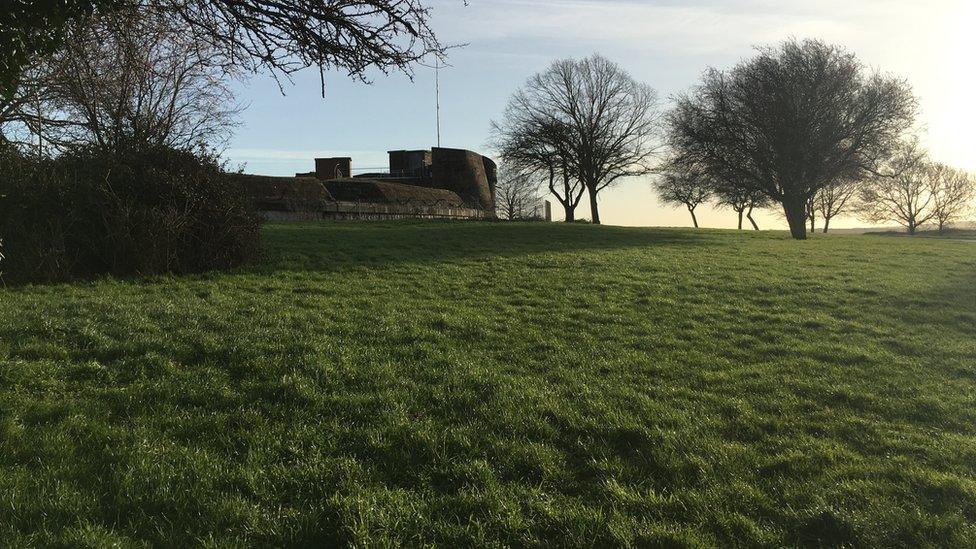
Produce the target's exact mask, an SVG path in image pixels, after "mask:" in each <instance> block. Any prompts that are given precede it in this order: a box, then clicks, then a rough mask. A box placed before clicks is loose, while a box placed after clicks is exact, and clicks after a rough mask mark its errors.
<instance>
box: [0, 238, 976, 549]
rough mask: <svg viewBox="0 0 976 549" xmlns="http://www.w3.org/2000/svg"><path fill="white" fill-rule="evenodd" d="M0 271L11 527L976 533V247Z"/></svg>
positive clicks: (696, 247) (473, 250)
mask: <svg viewBox="0 0 976 549" xmlns="http://www.w3.org/2000/svg"><path fill="white" fill-rule="evenodd" d="M264 237H265V244H266V250H265V256H266V257H265V259H264V260H263V262H262V263H261V264H260V265H257V266H255V267H252V268H248V269H244V270H239V271H235V272H230V273H218V274H212V275H205V276H195V277H185V278H155V279H149V280H126V281H118V280H104V281H98V282H93V283H79V284H72V285H56V286H31V287H24V288H17V289H5V290H2V289H0V545H51V544H63V545H72V546H76V545H84V544H88V545H91V546H104V545H107V544H110V543H116V542H117V543H120V544H122V545H141V544H165V545H176V546H192V545H200V544H202V545H221V546H225V545H233V544H242V545H244V544H247V545H253V544H257V545H274V546H280V545H306V546H307V545H314V544H328V543H343V544H352V543H355V544H359V545H387V544H404V545H416V544H420V543H440V544H444V545H463V544H477V545H500V544H508V545H525V544H537V543H543V542H549V543H552V544H559V545H610V544H614V545H617V544H620V545H626V544H633V545H651V544H655V543H658V544H667V545H681V544H686V545H690V546H695V545H705V546H709V545H727V544H731V543H739V544H743V545H767V546H779V545H783V544H790V545H793V544H817V543H823V544H828V545H835V544H841V543H853V544H857V545H863V546H876V545H892V544H903V545H926V544H931V545H943V544H944V545H950V546H973V545H976V289H974V288H976V246H973V245H972V244H971V243H967V242H955V241H943V240H936V239H901V238H897V239H896V238H886V237H881V236H850V237H821V238H816V239H813V240H810V241H807V242H794V241H791V240H789V239H787V238H786V236H785V235H777V234H769V233H762V234H756V233H748V232H742V233H739V232H721V231H700V232H699V231H691V230H654V229H624V228H611V227H593V226H584V225H576V226H565V225H559V224H536V225H520V224H479V223H437V222H400V223H386V224H383V223H373V224H368V223H361V224H360V223H343V224H293V225H270V226H268V227H266V229H265V232H264Z"/></svg>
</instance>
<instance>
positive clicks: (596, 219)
mask: <svg viewBox="0 0 976 549" xmlns="http://www.w3.org/2000/svg"><path fill="white" fill-rule="evenodd" d="M593 189H594V188H593V187H591V186H587V187H586V190H587V191H588V192H589V194H590V214H591V216H592V219H591V221H592V222H593V224H594V225H599V224H600V208H599V206H597V204H596V191H595V190H593Z"/></svg>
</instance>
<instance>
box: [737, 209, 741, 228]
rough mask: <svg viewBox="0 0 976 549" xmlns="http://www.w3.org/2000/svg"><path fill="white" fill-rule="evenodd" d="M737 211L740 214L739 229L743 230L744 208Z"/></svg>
mask: <svg viewBox="0 0 976 549" xmlns="http://www.w3.org/2000/svg"><path fill="white" fill-rule="evenodd" d="M736 212H737V213H738V214H739V230H740V231H741V230H742V210H736Z"/></svg>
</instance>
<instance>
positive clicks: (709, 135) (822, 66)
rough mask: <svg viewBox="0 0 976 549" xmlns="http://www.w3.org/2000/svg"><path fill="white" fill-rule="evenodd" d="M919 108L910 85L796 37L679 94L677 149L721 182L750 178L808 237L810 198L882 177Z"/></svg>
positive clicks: (673, 123) (794, 230)
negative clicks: (841, 183) (840, 184)
mask: <svg viewBox="0 0 976 549" xmlns="http://www.w3.org/2000/svg"><path fill="white" fill-rule="evenodd" d="M915 111H916V102H915V99H914V97H913V95H912V92H911V90H910V88H909V86H908V85H907V84H906V83H905V82H903V81H901V80H897V79H894V78H891V77H887V76H883V75H881V74H868V73H867V71H866V69H865V68H864V66H863V65H862V64H861V63H860V62H859V61H858V60H857V59H856V58H855V57H854V55H852V54H850V53H847V52H846V51H844V50H843V49H841V48H838V47H835V46H830V45H827V44H825V43H823V42H820V41H817V40H806V41H803V42H798V41H795V40H790V41H787V42H785V43H783V44H782V45H780V46H779V47H778V48H761V49H759V54H758V56H757V57H755V58H754V59H752V60H749V61H746V62H743V63H741V64H739V65H737V66H736V67H735V68H733V69H732V70H730V71H728V72H720V71H717V70H714V69H710V70H709V71H707V72H706V73H705V76H704V78H703V82H702V83H701V84H700V85H699V86H698V87H697V88H696V89H695V90H694V91H693V92H691V93H690V94H686V95H682V96H679V97H678V98H677V106H676V108H675V110H674V111H673V112H672V114H671V116H670V118H669V126H670V131H669V134H670V143H671V146H672V148H673V149H674V151H675V152H676V154H678V155H679V156H681V157H683V158H685V159H686V160H688V161H694V162H700V163H702V164H703V165H705V166H706V168H707V169H708V171H709V172H710V174H711V175H712V177H713V179H715V180H716V181H719V182H722V181H737V182H742V183H744V184H747V185H748V186H750V187H753V188H755V189H757V190H759V191H761V192H763V193H764V194H765V195H766V196H768V197H769V198H770V199H772V200H774V201H776V202H778V203H779V204H780V205H781V206H782V208H783V211H784V214H785V216H786V218H787V221H788V222H789V225H790V232H791V234H792V235H793V237H794V238H797V239H803V238H806V234H807V231H806V224H805V221H806V219H807V204H808V201H809V200H810V197H812V196H814V195H815V194H816V193H817V191H819V190H820V189H822V188H823V187H825V186H827V185H828V184H830V183H831V182H833V181H837V180H843V179H855V180H856V179H863V178H864V177H866V176H867V175H870V174H873V173H876V172H877V171H878V169H879V168H878V166H879V164H880V163H882V162H883V161H884V160H885V159H886V158H887V157H889V156H890V155H891V153H892V151H893V150H894V149H895V148H896V146H897V143H898V142H899V140H900V139H901V137H902V136H903V135H904V134H905V133H906V132H907V131H908V130H909V129H910V128H911V126H912V123H913V121H914V117H915Z"/></svg>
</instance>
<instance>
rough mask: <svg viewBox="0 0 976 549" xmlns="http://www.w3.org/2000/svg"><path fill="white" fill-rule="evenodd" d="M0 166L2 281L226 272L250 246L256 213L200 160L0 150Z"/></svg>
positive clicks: (152, 153)
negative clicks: (33, 155) (34, 155)
mask: <svg viewBox="0 0 976 549" xmlns="http://www.w3.org/2000/svg"><path fill="white" fill-rule="evenodd" d="M0 164H2V166H0V197H2V199H0V236H2V237H3V239H4V241H3V244H4V255H5V256H6V258H5V259H4V262H3V264H2V267H3V269H4V274H3V276H4V279H5V280H6V281H7V282H48V281H60V280H67V279H71V278H77V277H91V276H96V275H101V274H111V275H122V276H125V275H146V274H158V273H190V272H200V271H207V270H212V269H224V268H229V267H234V266H236V265H240V264H242V263H244V262H246V261H248V260H249V259H251V258H252V257H253V256H254V255H255V253H256V251H257V248H258V238H259V237H258V224H259V220H258V217H257V214H256V213H255V212H254V211H253V209H252V208H251V206H250V204H249V201H248V200H247V198H246V197H245V195H244V193H242V192H241V191H240V189H239V187H238V186H236V185H232V184H230V183H229V182H228V180H227V178H226V177H225V174H224V172H223V170H222V169H221V166H220V164H219V163H218V162H217V161H216V160H215V159H214V158H213V157H211V156H209V155H207V154H201V155H196V154H193V153H189V152H183V151H177V150H173V149H167V148H155V149H139V150H135V151H131V152H125V153H122V154H116V155H109V154H106V153H97V152H88V151H77V152H72V153H68V154H65V155H64V156H62V157H60V158H58V159H56V160H45V161H40V162H38V161H36V160H33V159H28V158H24V157H22V156H19V155H17V154H16V153H11V152H6V153H4V154H3V157H2V159H0Z"/></svg>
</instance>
